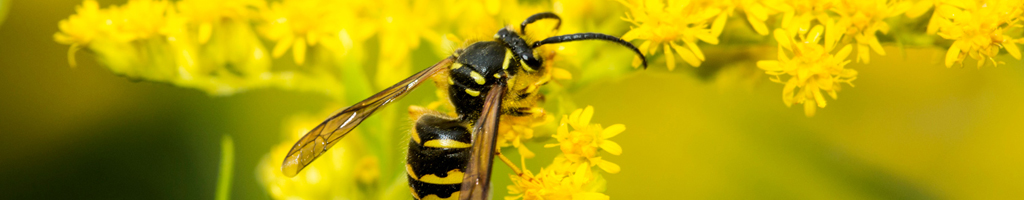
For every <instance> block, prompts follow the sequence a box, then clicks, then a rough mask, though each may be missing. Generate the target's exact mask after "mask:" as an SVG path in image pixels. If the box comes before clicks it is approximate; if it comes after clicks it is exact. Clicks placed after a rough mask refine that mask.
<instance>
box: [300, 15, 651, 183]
mask: <svg viewBox="0 0 1024 200" xmlns="http://www.w3.org/2000/svg"><path fill="white" fill-rule="evenodd" d="M544 19H550V20H557V23H556V24H555V27H554V30H556V31H557V30H558V27H559V26H560V25H561V23H562V19H561V18H560V17H559V16H558V15H556V14H554V13H550V12H544V13H538V14H534V15H532V16H530V17H528V18H526V20H524V21H523V22H522V24H520V26H519V31H518V32H517V31H516V30H515V28H513V27H511V26H509V27H505V28H502V29H500V30H498V32H497V34H495V35H494V40H491V41H479V42H474V43H472V44H469V45H468V46H466V47H465V48H462V49H458V50H455V52H454V54H453V55H451V56H449V57H447V58H445V59H444V60H441V61H440V62H438V63H437V64H434V65H433V66H430V67H429V68H427V69H424V70H422V71H420V72H418V73H416V74H413V75H412V76H411V77H409V78H406V79H405V80H402V81H400V82H398V83H397V84H395V85H393V86H391V87H388V88H387V89H384V91H380V92H379V93H377V94H374V95H373V96H370V97H369V98H367V99H365V100H362V101H360V102H358V103H356V104H355V105H352V106H350V107H348V108H345V109H343V110H341V111H338V112H337V113H334V114H332V115H331V116H330V117H328V118H327V119H326V120H324V121H323V122H321V123H320V124H319V125H317V126H316V128H313V129H312V130H311V131H309V132H308V133H306V134H305V135H304V136H302V138H301V139H299V141H298V142H296V143H295V145H294V146H292V148H291V150H289V151H288V154H287V155H286V157H285V159H284V162H283V164H282V165H281V170H282V171H283V172H284V174H285V175H287V176H295V175H296V174H297V173H298V172H299V171H301V170H302V169H303V168H305V167H306V166H307V165H309V164H310V163H311V162H313V161H314V160H315V159H316V158H317V157H319V156H320V155H322V154H323V153H325V152H327V150H328V149H330V148H331V146H334V144H336V143H337V142H338V141H339V140H341V138H342V137H344V136H345V135H346V134H348V133H349V132H351V131H352V129H354V128H355V127H356V126H358V125H359V124H360V123H361V122H363V120H364V119H366V118H367V117H369V116H370V115H372V114H373V113H374V112H375V111H377V110H378V109H380V108H382V107H384V106H386V105H388V104H390V103H391V102H394V101H397V100H399V99H401V98H402V97H403V96H405V94H406V93H408V92H409V91H411V90H413V89H415V88H416V87H417V86H419V85H420V84H421V83H423V82H424V81H426V80H427V79H430V78H432V77H433V78H435V80H447V87H446V89H447V93H448V97H449V99H450V101H451V103H452V105H454V107H455V113H456V114H457V116H455V117H451V116H448V115H445V114H441V113H440V112H437V111H433V112H419V114H414V115H415V116H414V118H415V125H414V127H413V130H410V133H411V136H410V141H409V152H408V155H407V160H406V173H407V174H408V179H409V187H410V188H411V191H412V195H413V198H415V199H454V198H455V197H456V196H458V198H459V199H463V200H466V199H487V198H488V197H487V196H488V195H489V194H490V193H489V190H490V185H489V184H490V178H491V167H492V164H493V158H494V156H495V151H496V146H495V145H496V141H497V135H496V134H497V130H498V120H499V119H500V117H501V116H503V115H511V116H523V115H527V114H529V109H528V108H530V107H532V106H533V105H535V104H536V102H537V100H538V99H539V98H540V97H541V95H540V94H538V93H539V91H538V90H537V88H536V87H514V86H516V85H517V84H519V85H522V84H532V85H533V86H538V85H544V84H545V83H547V81H548V80H549V79H550V75H549V74H548V72H549V71H550V70H547V69H545V68H544V59H543V56H542V55H544V54H541V53H540V52H539V51H540V50H539V49H537V47H540V46H543V45H547V44H555V43H562V42H572V41H580V40H604V41H610V42H614V43H618V44H620V45H622V46H625V47H627V48H629V49H631V50H632V51H633V52H635V53H636V54H637V55H639V56H640V59H641V60H642V61H643V66H644V68H646V67H647V61H646V59H645V58H644V55H643V54H642V53H640V50H639V49H637V48H636V47H635V46H633V44H631V43H629V42H627V41H625V40H622V39H619V38H618V37H614V36H610V35H605V34H601V33H576V34H569V35H559V36H554V37H549V38H545V39H543V40H539V41H533V42H532V43H529V42H527V41H526V40H525V39H524V38H525V33H526V28H527V25H529V24H532V23H534V22H536V21H538V20H544ZM435 76H437V77H435ZM510 86H513V87H510ZM443 89H445V88H443Z"/></svg>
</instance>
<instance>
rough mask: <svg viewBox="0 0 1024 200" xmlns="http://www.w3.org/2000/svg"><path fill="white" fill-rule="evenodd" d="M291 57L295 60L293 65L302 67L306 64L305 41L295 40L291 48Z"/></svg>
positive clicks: (302, 39)
mask: <svg viewBox="0 0 1024 200" xmlns="http://www.w3.org/2000/svg"><path fill="white" fill-rule="evenodd" d="M292 56H293V57H294V59H295V64H298V65H302V63H304V62H306V40H305V39H304V38H299V39H297V40H295V46H294V47H292Z"/></svg>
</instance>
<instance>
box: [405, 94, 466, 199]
mask: <svg viewBox="0 0 1024 200" xmlns="http://www.w3.org/2000/svg"><path fill="white" fill-rule="evenodd" d="M414 130H415V131H413V133H412V134H416V135H417V136H418V138H420V141H421V143H417V141H416V140H415V139H410V140H409V154H408V156H407V157H406V164H407V165H406V174H408V180H409V187H410V188H411V190H412V191H413V194H412V195H414V196H415V197H416V199H422V198H425V197H427V196H429V195H436V196H437V197H439V198H448V197H451V196H452V195H453V194H454V195H458V194H455V192H457V191H459V187H460V185H461V183H462V178H463V173H464V172H465V171H466V165H467V163H468V162H469V157H470V149H471V148H469V146H468V144H471V140H472V134H470V132H469V128H467V127H466V126H465V125H464V123H461V122H460V121H459V120H458V119H452V118H448V117H446V116H439V115H436V114H425V115H423V116H421V117H420V118H419V119H418V120H416V126H415V127H414ZM440 140H452V141H457V142H462V143H464V144H467V146H466V147H463V148H436V147H430V146H427V145H424V144H426V143H429V142H430V141H440Z"/></svg>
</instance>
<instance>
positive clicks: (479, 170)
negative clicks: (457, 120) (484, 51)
mask: <svg viewBox="0 0 1024 200" xmlns="http://www.w3.org/2000/svg"><path fill="white" fill-rule="evenodd" d="M504 93H505V86H504V85H501V84H495V85H494V86H491V90H490V92H487V98H486V99H484V108H483V110H482V111H481V112H482V113H481V115H480V119H477V121H476V124H474V125H473V150H472V154H470V158H469V165H467V166H466V174H465V177H463V178H462V189H461V193H460V195H459V199H461V200H470V199H472V200H484V199H487V197H488V196H489V195H490V186H491V166H492V165H493V164H494V148H495V143H496V142H497V139H498V136H497V134H498V119H499V118H500V117H501V112H499V111H500V110H501V98H502V95H503V94H504Z"/></svg>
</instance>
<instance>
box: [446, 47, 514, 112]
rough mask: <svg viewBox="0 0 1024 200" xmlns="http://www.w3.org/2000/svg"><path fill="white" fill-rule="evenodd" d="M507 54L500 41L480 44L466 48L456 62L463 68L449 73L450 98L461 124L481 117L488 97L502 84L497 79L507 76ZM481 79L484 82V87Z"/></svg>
mask: <svg viewBox="0 0 1024 200" xmlns="http://www.w3.org/2000/svg"><path fill="white" fill-rule="evenodd" d="M505 51H506V49H505V47H504V46H503V45H501V43H499V42H496V41H488V42H477V43H473V44H472V45H469V46H468V47H466V49H465V51H464V52H463V53H462V55H460V56H459V58H458V59H457V60H456V62H458V63H459V64H461V67H458V68H454V67H453V68H452V69H451V71H449V76H450V77H449V78H451V80H452V84H451V85H449V86H448V98H449V99H452V104H453V105H455V112H456V113H457V114H458V115H459V119H460V120H462V121H464V122H471V121H475V120H476V119H477V118H479V117H480V109H481V106H483V101H484V95H486V94H487V92H489V91H490V85H493V84H494V83H495V82H497V81H498V80H497V78H495V77H494V75H495V74H498V73H501V74H500V75H502V76H503V75H504V69H502V64H503V63H504V61H505ZM510 66H511V65H510ZM515 66H518V65H515ZM510 68H511V67H510ZM509 70H512V69H509ZM516 70H517V69H516ZM474 73H475V74H474ZM479 79H483V81H482V82H483V84H481V83H480V80H479Z"/></svg>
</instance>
